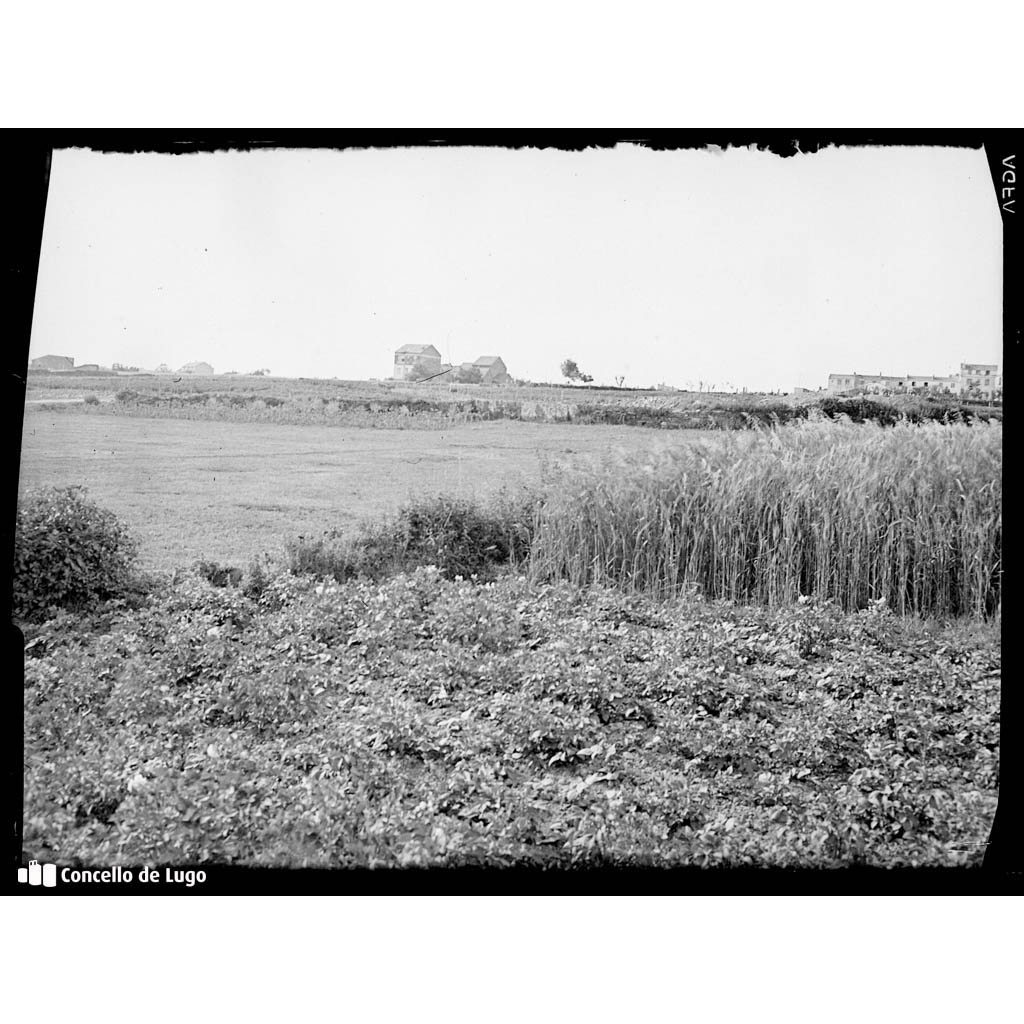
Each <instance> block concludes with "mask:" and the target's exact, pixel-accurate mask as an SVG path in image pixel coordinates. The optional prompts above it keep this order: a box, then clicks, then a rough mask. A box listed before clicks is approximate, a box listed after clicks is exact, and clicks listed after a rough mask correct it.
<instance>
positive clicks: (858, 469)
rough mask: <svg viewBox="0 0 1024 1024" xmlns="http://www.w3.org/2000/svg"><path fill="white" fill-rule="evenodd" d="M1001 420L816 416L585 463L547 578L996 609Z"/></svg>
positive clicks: (919, 609) (551, 542)
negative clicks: (863, 420) (969, 422)
mask: <svg viewBox="0 0 1024 1024" xmlns="http://www.w3.org/2000/svg"><path fill="white" fill-rule="evenodd" d="M1001 471H1002V428H1001V426H999V425H995V424H992V425H975V426H971V427H968V426H963V425H951V426H944V425H940V424H935V423H932V424H925V425H921V426H914V425H910V424H905V423H904V424H898V425H897V426H895V427H877V426H874V425H871V424H852V423H849V422H835V421H826V422H808V423H800V424H794V425H791V426H786V427H781V428H779V429H777V430H774V431H755V432H751V431H744V432H736V433H730V434H727V435H724V436H722V437H721V438H714V439H706V440H701V441H697V442H695V443H694V442H691V443H686V444H683V445H680V446H679V447H675V448H671V449H668V450H666V451H665V452H664V453H660V454H658V455H654V456H645V457H643V458H642V459H641V461H639V462H638V461H637V459H636V458H632V457H630V458H626V457H620V458H619V459H618V460H617V461H615V462H614V463H608V462H605V463H603V464H600V465H598V464H591V465H588V466H584V465H577V466H576V467H575V468H573V469H571V470H569V471H567V472H565V473H563V475H562V476H561V477H560V479H559V482H558V487H557V488H552V489H551V490H550V493H549V494H548V496H547V500H546V501H545V502H544V503H543V505H542V506H541V507H540V509H539V512H538V518H537V522H536V524H535V533H534V540H533V546H532V551H531V556H530V570H531V573H532V574H533V575H534V576H536V577H538V578H551V577H564V578H568V579H570V580H572V581H573V582H575V583H580V584H584V583H590V582H597V583H604V584H612V585H616V586H619V587H624V588H626V589H629V590H637V591H644V592H647V593H653V594H662V595H666V594H672V593H677V592H679V591H680V590H682V589H684V588H694V587H695V588H697V589H698V590H699V591H700V592H702V593H703V594H704V595H705V596H707V597H710V598H731V599H734V600H741V601H757V602H764V603H768V604H780V603H785V602H789V601H792V600H793V599H795V598H796V597H798V596H800V595H817V596H820V597H826V598H831V599H834V600H836V601H838V602H839V603H840V604H841V605H842V606H843V607H844V608H847V609H855V608H863V607H865V606H866V604H867V603H868V602H869V601H872V600H879V599H884V600H885V601H886V602H887V603H888V605H889V606H890V607H891V608H892V609H893V610H894V611H897V612H899V613H901V614H906V613H916V614H921V615H975V616H988V615H992V614H994V613H995V612H996V611H997V610H998V607H999V594H1000V584H1001V575H1002V570H1001V549H1002V533H1001V531H1002V478H1001Z"/></svg>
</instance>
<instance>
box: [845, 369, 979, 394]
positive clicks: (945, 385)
mask: <svg viewBox="0 0 1024 1024" xmlns="http://www.w3.org/2000/svg"><path fill="white" fill-rule="evenodd" d="M958 379H959V378H957V377H955V376H954V377H933V376H929V375H927V374H921V373H908V374H907V375H906V376H905V377H893V376H888V375H886V374H873V373H830V374H829V375H828V389H827V390H828V391H829V392H830V393H831V394H833V395H842V394H847V393H858V394H869V395H880V394H885V393H887V392H888V393H898V394H910V393H911V392H914V391H929V392H932V393H934V394H947V395H951V394H955V393H956V391H957V390H958Z"/></svg>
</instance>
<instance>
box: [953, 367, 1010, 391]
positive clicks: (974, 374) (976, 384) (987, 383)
mask: <svg viewBox="0 0 1024 1024" xmlns="http://www.w3.org/2000/svg"><path fill="white" fill-rule="evenodd" d="M959 384H960V386H959V391H960V394H961V395H971V394H974V395H978V396H980V397H981V398H984V399H990V398H995V397H997V395H1001V394H1002V391H1003V376H1002V374H1001V373H1000V372H999V367H998V366H996V365H995V364H994V363H961V364H960V380H959Z"/></svg>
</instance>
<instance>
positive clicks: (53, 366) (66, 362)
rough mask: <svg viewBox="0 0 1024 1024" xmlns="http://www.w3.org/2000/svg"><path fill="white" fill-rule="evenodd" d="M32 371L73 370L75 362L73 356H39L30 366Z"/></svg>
mask: <svg viewBox="0 0 1024 1024" xmlns="http://www.w3.org/2000/svg"><path fill="white" fill-rule="evenodd" d="M29 368H30V369H32V370H55V371H57V372H60V371H61V370H73V369H74V368H75V361H74V359H73V358H72V357H71V356H39V357H38V358H37V359H33V360H32V362H31V363H30V364H29Z"/></svg>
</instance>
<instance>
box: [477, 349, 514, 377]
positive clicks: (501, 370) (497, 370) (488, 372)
mask: <svg viewBox="0 0 1024 1024" xmlns="http://www.w3.org/2000/svg"><path fill="white" fill-rule="evenodd" d="M473 365H474V366H475V367H476V368H477V369H478V370H479V371H480V376H481V377H482V378H483V382H484V383H485V384H510V383H511V381H512V378H511V376H509V372H508V370H507V369H506V368H505V363H504V361H503V360H502V358H501V356H481V357H480V358H479V359H478V360H477V361H476V362H475V363H473Z"/></svg>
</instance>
